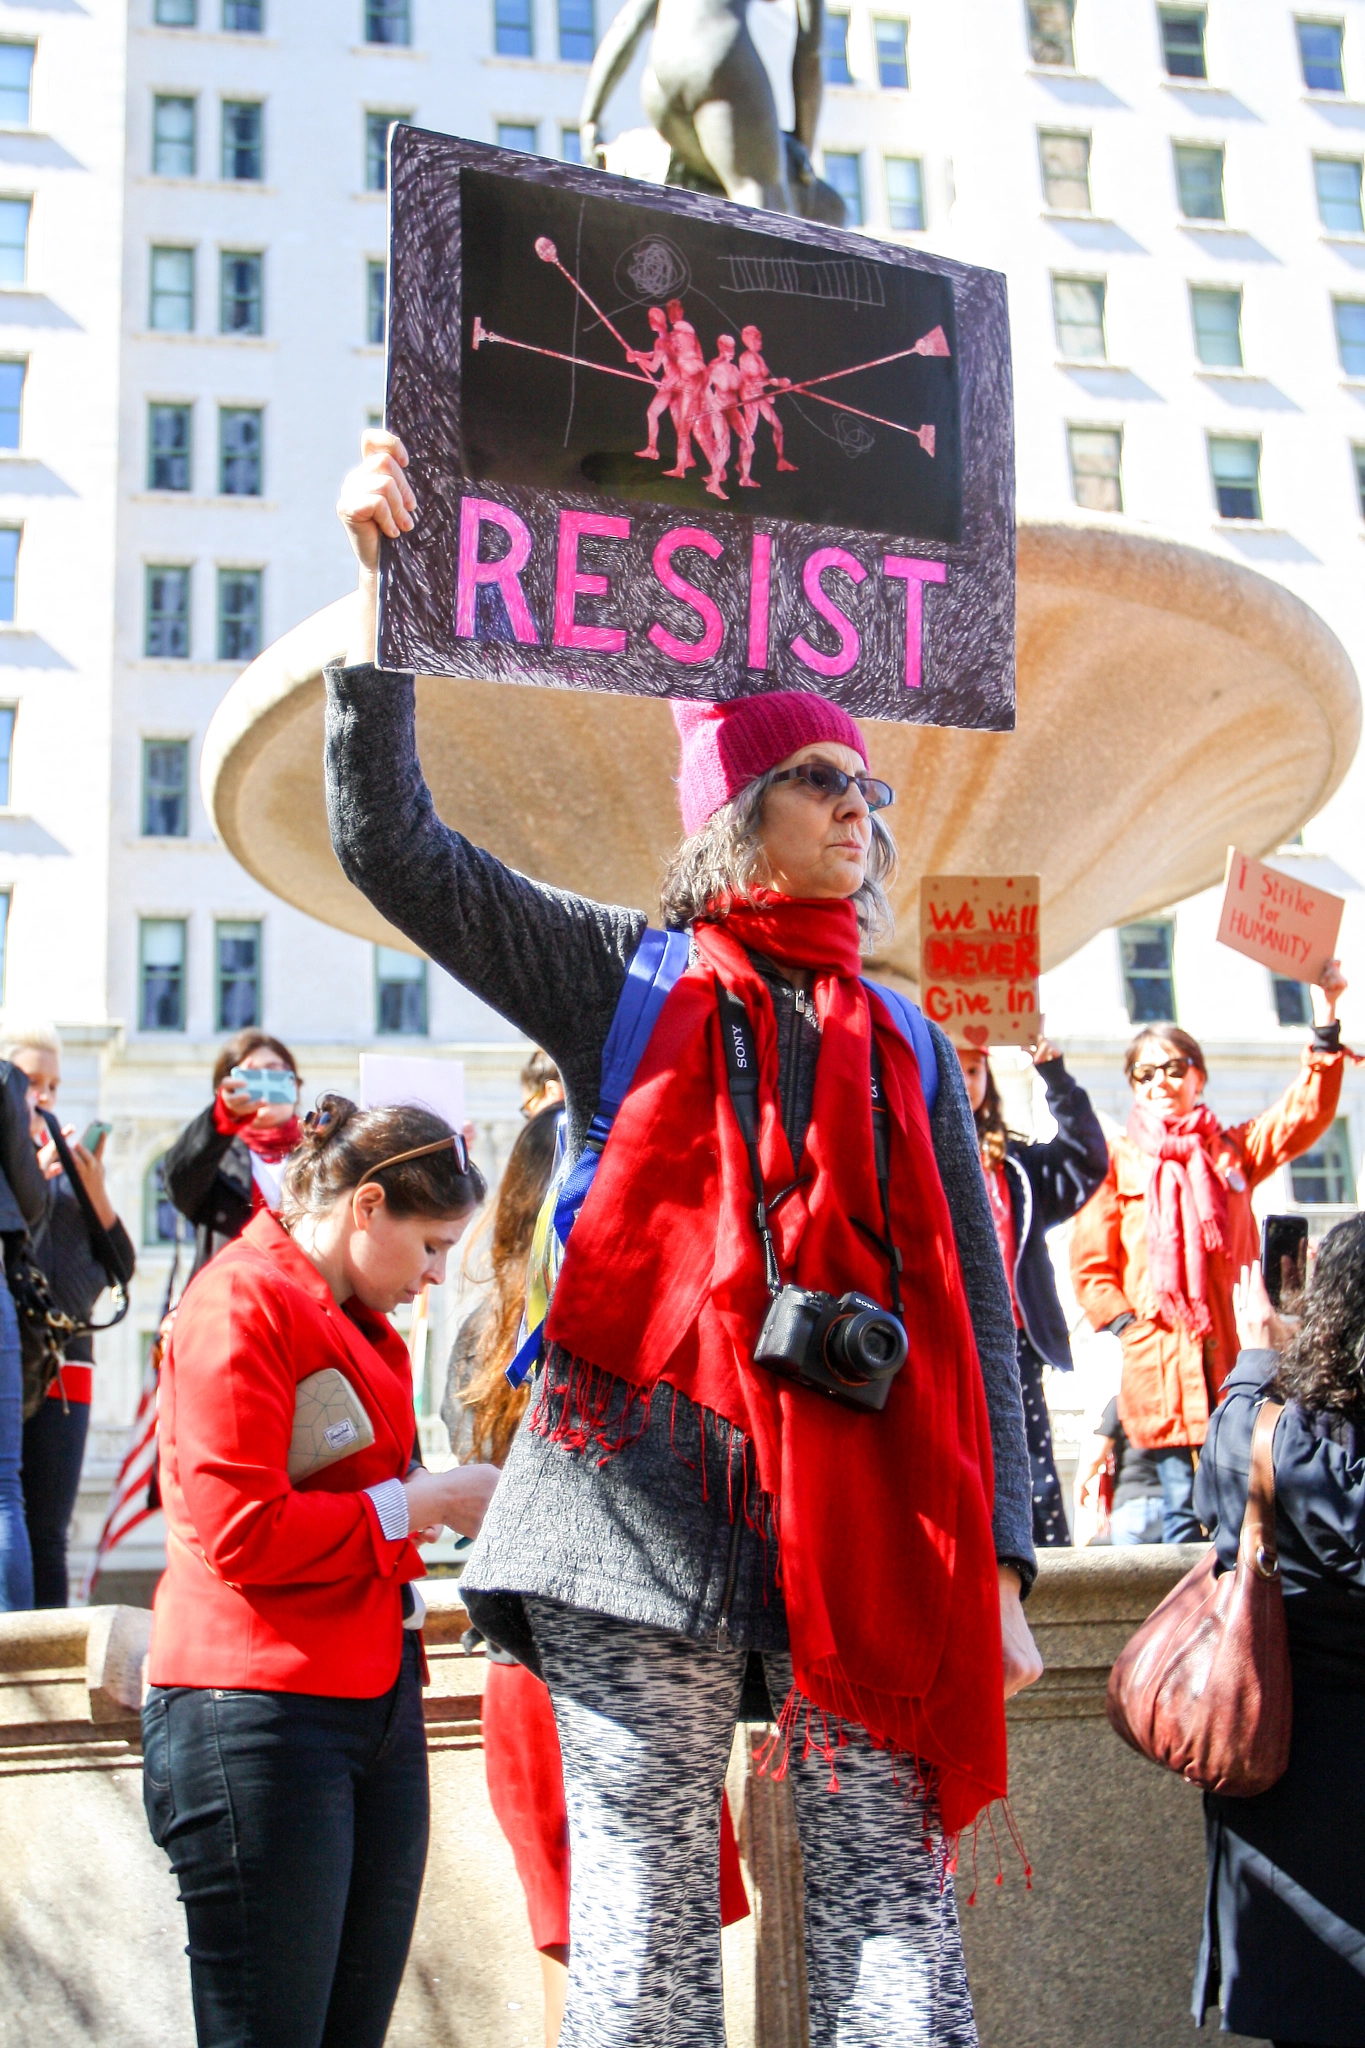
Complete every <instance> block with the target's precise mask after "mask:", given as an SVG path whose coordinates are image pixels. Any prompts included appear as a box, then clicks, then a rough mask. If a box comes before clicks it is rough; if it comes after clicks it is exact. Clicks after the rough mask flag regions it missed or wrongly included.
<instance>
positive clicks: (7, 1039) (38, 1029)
mask: <svg viewBox="0 0 1365 2048" xmlns="http://www.w3.org/2000/svg"><path fill="white" fill-rule="evenodd" d="M17 1052H51V1053H55V1054H56V1055H57V1058H58V1059H60V1058H61V1056H62V1041H61V1040H60V1038H58V1036H57V1032H56V1027H55V1026H54V1025H51V1024H44V1023H40V1022H39V1021H38V1020H37V1019H36V1018H27V1017H17V1018H15V1019H13V1020H11V1019H10V1018H8V1017H5V1018H3V1019H0V1060H12V1059H13V1058H14V1055H15V1054H16V1053H17Z"/></svg>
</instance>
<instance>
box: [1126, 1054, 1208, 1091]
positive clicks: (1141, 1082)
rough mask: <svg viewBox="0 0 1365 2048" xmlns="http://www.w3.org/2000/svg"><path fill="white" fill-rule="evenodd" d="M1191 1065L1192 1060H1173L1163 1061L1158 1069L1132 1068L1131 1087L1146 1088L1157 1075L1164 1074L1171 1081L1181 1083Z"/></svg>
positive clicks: (1192, 1063)
mask: <svg viewBox="0 0 1365 2048" xmlns="http://www.w3.org/2000/svg"><path fill="white" fill-rule="evenodd" d="M1193 1065H1194V1061H1193V1060H1186V1059H1174V1060H1163V1061H1162V1063H1161V1065H1160V1066H1158V1067H1134V1069H1133V1086H1134V1087H1135V1088H1146V1087H1147V1086H1148V1085H1149V1083H1151V1082H1152V1081H1155V1079H1156V1078H1157V1075H1158V1074H1165V1075H1166V1076H1167V1077H1168V1078H1169V1079H1170V1080H1172V1081H1183V1080H1184V1078H1185V1076H1186V1074H1188V1073H1189V1071H1190V1068H1191V1067H1192V1066H1193Z"/></svg>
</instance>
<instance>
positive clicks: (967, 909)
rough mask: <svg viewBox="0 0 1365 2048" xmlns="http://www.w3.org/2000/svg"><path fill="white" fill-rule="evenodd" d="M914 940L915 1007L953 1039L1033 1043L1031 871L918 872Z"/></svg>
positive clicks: (1034, 896) (974, 1044)
mask: <svg viewBox="0 0 1365 2048" xmlns="http://www.w3.org/2000/svg"><path fill="white" fill-rule="evenodd" d="M919 943H920V984H919V1000H920V1008H921V1009H922V1010H923V1012H924V1014H925V1016H926V1017H932V1018H933V1020H934V1022H935V1024H940V1025H942V1027H943V1029H944V1030H945V1031H946V1032H947V1034H948V1036H949V1038H951V1039H952V1041H953V1044H954V1045H959V1046H962V1047H964V1048H966V1047H971V1048H974V1049H975V1050H976V1051H978V1052H984V1051H985V1049H986V1048H987V1047H988V1046H992V1045H1033V1044H1034V1043H1035V1042H1036V1040H1037V1037H1038V877H1037V875H925V876H923V877H922V879H921V881H920V897H919Z"/></svg>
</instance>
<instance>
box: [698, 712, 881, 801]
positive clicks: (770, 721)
mask: <svg viewBox="0 0 1365 2048" xmlns="http://www.w3.org/2000/svg"><path fill="white" fill-rule="evenodd" d="M673 722H674V724H675V725H676V726H677V728H678V734H679V737H680V738H681V740H682V766H681V768H680V769H679V771H678V802H679V803H680V804H681V806H682V818H683V830H684V832H686V833H687V835H688V837H689V838H690V837H691V836H692V834H693V833H694V832H700V830H701V828H702V826H703V825H704V824H705V823H706V821H707V819H708V818H710V817H712V816H714V814H715V813H716V812H717V811H718V810H719V809H720V808H721V806H722V805H723V804H728V803H729V801H730V799H731V797H734V796H738V795H739V792H740V791H741V790H742V789H744V788H746V787H747V785H748V784H749V783H751V782H752V781H753V780H754V778H755V777H756V776H758V775H766V774H767V772H768V770H769V769H770V768H776V766H777V764H778V762H779V761H785V760H786V758H787V756H788V754H795V753H796V752H797V751H798V750H799V749H800V748H801V747H810V746H814V745H815V744H816V743H817V741H819V740H831V741H833V742H834V743H835V744H836V745H838V746H842V747H852V749H853V751H854V753H855V754H859V755H861V757H862V761H863V765H864V767H866V765H867V747H866V745H865V744H864V741H863V736H862V734H861V733H860V732H859V730H858V728H857V725H856V724H855V723H854V721H853V719H851V718H850V717H849V715H848V713H847V711H845V710H843V709H842V708H841V707H840V706H839V705H838V704H831V703H830V701H829V698H828V697H817V696H816V695H815V694H814V692H813V691H808V690H765V691H764V692H763V694H762V695H761V696H758V697H736V698H735V699H734V700H733V702H731V703H729V704H698V703H683V702H681V701H679V700H675V702H674V705H673Z"/></svg>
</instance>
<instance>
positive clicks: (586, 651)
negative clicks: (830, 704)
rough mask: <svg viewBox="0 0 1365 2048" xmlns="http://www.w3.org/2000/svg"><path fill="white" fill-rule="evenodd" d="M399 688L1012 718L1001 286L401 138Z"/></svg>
mask: <svg viewBox="0 0 1365 2048" xmlns="http://www.w3.org/2000/svg"><path fill="white" fill-rule="evenodd" d="M389 186H390V280H389V325H388V334H389V343H388V347H389V360H388V400H387V409H386V413H385V420H386V424H387V425H388V426H389V428H390V429H391V430H392V431H393V432H395V433H396V434H398V435H399V436H400V437H401V439H402V440H403V442H404V443H405V445H406V447H407V449H408V451H409V454H410V456H411V459H412V467H411V469H410V471H409V476H410V478H411V481H412V483H413V485H414V488H415V490H416V492H417V497H418V502H419V507H420V511H419V518H418V523H417V526H416V528H415V530H414V531H413V533H412V534H411V535H405V536H404V537H403V538H402V539H401V540H399V541H396V542H392V543H390V542H387V541H386V542H385V543H384V550H383V572H382V595H381V607H380V658H381V660H382V661H383V662H384V664H385V665H386V666H388V667H392V668H402V669H417V670H420V671H422V672H424V673H427V674H437V675H451V676H470V677H487V678H492V679H494V680H501V681H507V682H523V683H539V684H548V685H552V686H559V687H563V688H570V689H596V690H618V691H619V690H624V691H630V692H634V693H636V694H641V695H645V696H655V697H678V696H681V697H712V698H728V697H735V696H743V695H747V694H750V693H753V692H758V691H762V690H770V689H802V688H804V689H813V690H820V691H822V692H823V693H824V694H826V695H829V696H832V697H834V698H836V699H837V700H838V701H839V702H840V703H842V704H844V705H846V706H847V708H848V709H849V710H850V711H852V712H855V713H861V714H863V715H866V716H870V717H876V718H893V719H908V720H913V721H917V722H920V723H926V724H940V725H961V726H974V727H980V728H984V729H988V730H991V731H1003V730H1008V729H1010V728H1011V727H1012V726H1013V724H1014V516H1013V491H1014V480H1013V416H1012V410H1011V403H1012V401H1011V375H1010V357H1009V330H1008V320H1007V312H1006V302H1005V283H1004V279H1003V278H1001V277H999V276H997V275H996V274H995V273H994V272H991V271H984V270H975V269H971V268H969V267H967V266H966V265H963V264H960V263H953V262H950V261H948V260H947V259H946V258H943V257H938V256H931V255H929V254H928V253H926V252H924V251H921V250H910V249H904V248H900V247H896V246H893V245H890V244H883V243H876V242H872V241H870V240H869V239H868V238H867V237H866V236H864V235H855V234H849V233H845V232H843V231H842V230H836V229H832V228H825V227H819V226H816V225H813V224H811V223H809V222H806V221H801V220H797V219H788V218H786V217H784V216H778V215H773V214H769V213H759V212H756V211H754V210H752V209H749V208H746V207H739V206H734V205H731V204H730V203H729V202H728V201H724V200H720V199H713V198H711V197H708V196H706V195H704V194H699V193H695V192H688V191H684V190H682V189H680V188H678V187H675V186H652V185H643V184H638V183H635V182H633V181H627V180H625V179H622V178H617V177H611V176H608V175H607V174H606V173H603V172H599V171H589V170H584V169H582V168H580V167H578V166H575V165H570V164H563V163H556V162H552V161H550V160H548V159H545V158H539V157H529V156H524V155H520V154H517V153H514V152H511V151H507V150H498V149H489V148H486V147H484V146H482V145H480V144H477V143H471V142H465V141H462V140H460V139H459V138H457V137H454V136H448V135H433V134H429V133H426V132H424V131H423V130H421V129H418V128H413V127H405V126H397V127H395V128H394V129H393V131H392V140H391V166H390V181H389Z"/></svg>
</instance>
